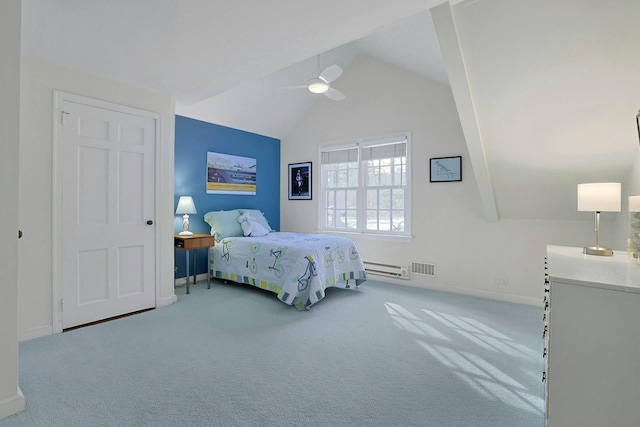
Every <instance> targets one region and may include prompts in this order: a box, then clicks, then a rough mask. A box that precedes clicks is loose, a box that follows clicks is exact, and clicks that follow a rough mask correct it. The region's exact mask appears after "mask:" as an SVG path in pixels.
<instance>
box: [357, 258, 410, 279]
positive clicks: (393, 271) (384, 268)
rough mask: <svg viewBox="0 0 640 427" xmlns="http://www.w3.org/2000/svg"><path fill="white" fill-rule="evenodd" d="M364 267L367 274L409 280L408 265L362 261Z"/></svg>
mask: <svg viewBox="0 0 640 427" xmlns="http://www.w3.org/2000/svg"><path fill="white" fill-rule="evenodd" d="M364 269H365V271H366V272H367V273H368V274H376V275H378V276H386V277H393V278H396V279H404V280H409V266H408V265H390V264H380V263H377V262H369V261H364Z"/></svg>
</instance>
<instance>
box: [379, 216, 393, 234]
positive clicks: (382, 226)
mask: <svg viewBox="0 0 640 427" xmlns="http://www.w3.org/2000/svg"><path fill="white" fill-rule="evenodd" d="M378 230H380V231H389V230H391V214H390V212H389V211H380V216H379V218H378Z"/></svg>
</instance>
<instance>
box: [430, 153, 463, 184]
mask: <svg viewBox="0 0 640 427" xmlns="http://www.w3.org/2000/svg"><path fill="white" fill-rule="evenodd" d="M429 171H430V173H431V178H430V181H431V182H452V181H462V156H455V157H434V158H432V159H430V162H429Z"/></svg>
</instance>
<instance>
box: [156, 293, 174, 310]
mask: <svg viewBox="0 0 640 427" xmlns="http://www.w3.org/2000/svg"><path fill="white" fill-rule="evenodd" d="M177 301H178V297H177V296H176V294H171V295H169V296H168V297H164V298H156V308H160V307H166V306H167V305H171V304H173V303H174V302H177Z"/></svg>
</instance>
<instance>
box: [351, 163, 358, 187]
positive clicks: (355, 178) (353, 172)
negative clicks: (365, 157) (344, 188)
mask: <svg viewBox="0 0 640 427" xmlns="http://www.w3.org/2000/svg"><path fill="white" fill-rule="evenodd" d="M357 186H358V168H357V167H356V168H355V169H354V168H351V169H349V187H357Z"/></svg>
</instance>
